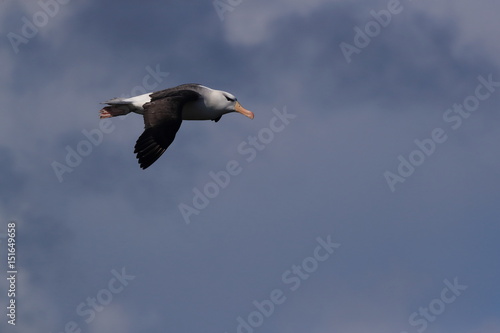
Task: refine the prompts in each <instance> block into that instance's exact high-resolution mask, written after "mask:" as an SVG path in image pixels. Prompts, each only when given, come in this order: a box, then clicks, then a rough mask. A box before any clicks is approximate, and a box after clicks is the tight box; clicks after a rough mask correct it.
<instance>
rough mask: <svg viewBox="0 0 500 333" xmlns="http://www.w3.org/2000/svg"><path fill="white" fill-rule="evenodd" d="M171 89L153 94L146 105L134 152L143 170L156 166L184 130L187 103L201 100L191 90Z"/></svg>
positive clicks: (198, 95)
mask: <svg viewBox="0 0 500 333" xmlns="http://www.w3.org/2000/svg"><path fill="white" fill-rule="evenodd" d="M168 90H169V89H167V91H165V90H164V91H160V92H157V93H154V94H151V102H149V103H146V104H144V125H145V130H144V132H143V133H142V134H141V136H140V137H139V139H138V140H137V143H136V144H135V149H134V153H135V154H137V159H138V160H139V165H140V166H141V168H143V169H146V168H148V167H149V166H150V165H151V164H153V163H154V162H155V161H156V160H157V159H158V158H159V157H160V156H161V155H162V154H163V153H164V152H165V150H166V149H167V148H168V146H170V144H171V143H172V141H174V138H175V134H176V133H177V131H178V130H179V128H180V127H181V123H182V107H183V106H184V104H185V103H187V102H190V101H194V100H196V99H198V98H200V97H201V95H200V94H198V93H197V92H195V91H192V90H173V91H168Z"/></svg>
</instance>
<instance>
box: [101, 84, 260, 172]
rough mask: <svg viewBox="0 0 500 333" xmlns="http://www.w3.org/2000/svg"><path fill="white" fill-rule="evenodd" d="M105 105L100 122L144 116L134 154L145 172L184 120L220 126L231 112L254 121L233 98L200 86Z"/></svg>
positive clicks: (248, 112) (250, 113)
mask: <svg viewBox="0 0 500 333" xmlns="http://www.w3.org/2000/svg"><path fill="white" fill-rule="evenodd" d="M104 104H108V106H106V107H104V108H103V109H102V110H101V111H100V117H101V118H110V117H116V116H121V115H125V114H128V113H130V112H135V113H138V114H141V115H143V116H144V124H145V130H144V132H143V133H142V135H141V136H140V137H139V139H138V140H137V143H136V145H135V151H134V152H135V153H136V154H137V158H138V160H139V164H140V166H141V168H143V169H146V168H147V167H149V166H150V165H151V164H153V163H154V162H155V161H156V160H157V159H158V158H159V157H160V156H161V155H162V154H163V153H164V152H165V150H166V149H167V148H168V146H169V145H170V144H171V143H172V141H173V140H174V138H175V134H176V133H177V131H178V130H179V128H180V126H181V122H182V120H213V121H215V122H217V121H219V119H220V118H221V117H222V116H223V115H224V114H226V113H229V112H239V113H241V114H243V115H245V116H247V117H249V118H250V119H253V117H254V115H253V113H252V112H251V111H248V110H245V109H244V108H243V107H242V106H241V105H240V103H239V102H238V101H237V100H236V97H234V96H233V95H232V94H230V93H228V92H225V91H221V90H214V89H211V88H208V87H205V86H202V85H200V84H183V85H180V86H177V87H173V88H169V89H165V90H161V91H157V92H154V93H148V94H144V95H139V96H135V97H130V98H114V99H111V100H109V101H106V102H104Z"/></svg>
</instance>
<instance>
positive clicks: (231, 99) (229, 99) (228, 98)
mask: <svg viewBox="0 0 500 333" xmlns="http://www.w3.org/2000/svg"><path fill="white" fill-rule="evenodd" d="M224 96H225V97H226V99H227V100H228V101H229V102H234V101H235V99H234V98H231V97H229V96H226V95H224Z"/></svg>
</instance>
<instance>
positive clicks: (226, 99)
mask: <svg viewBox="0 0 500 333" xmlns="http://www.w3.org/2000/svg"><path fill="white" fill-rule="evenodd" d="M216 103H217V106H218V107H219V108H220V109H223V110H224V111H226V113H229V112H239V113H241V114H242V115H244V116H247V117H248V118H250V119H253V117H254V114H253V112H252V111H248V110H247V109H245V108H244V107H242V106H241V104H240V102H238V100H237V99H236V97H235V96H234V95H232V94H230V93H228V92H225V91H218V94H217V102H216Z"/></svg>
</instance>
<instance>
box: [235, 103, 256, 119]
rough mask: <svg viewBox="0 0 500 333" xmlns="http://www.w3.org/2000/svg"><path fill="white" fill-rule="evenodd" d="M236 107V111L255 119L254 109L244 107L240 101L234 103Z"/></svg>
mask: <svg viewBox="0 0 500 333" xmlns="http://www.w3.org/2000/svg"><path fill="white" fill-rule="evenodd" d="M234 109H235V110H236V112H239V113H241V114H242V115H244V116H247V117H248V118H250V119H253V117H254V114H253V112H252V111H248V110H247V109H245V108H244V107H242V106H241V104H240V102H236V104H235V105H234Z"/></svg>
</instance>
